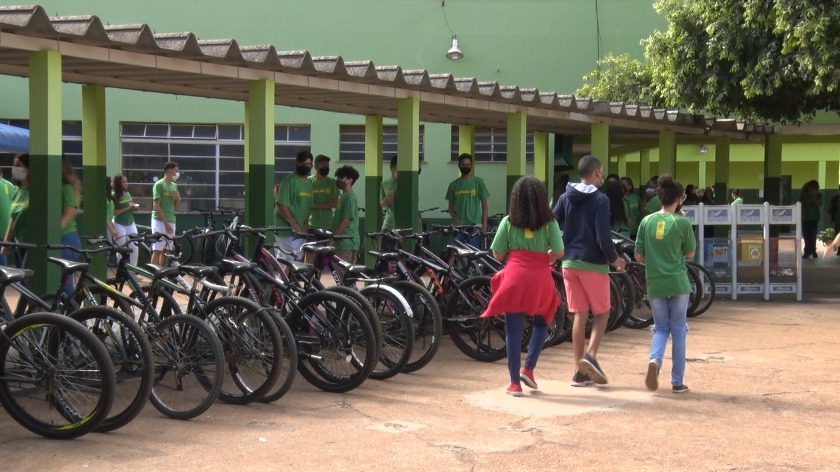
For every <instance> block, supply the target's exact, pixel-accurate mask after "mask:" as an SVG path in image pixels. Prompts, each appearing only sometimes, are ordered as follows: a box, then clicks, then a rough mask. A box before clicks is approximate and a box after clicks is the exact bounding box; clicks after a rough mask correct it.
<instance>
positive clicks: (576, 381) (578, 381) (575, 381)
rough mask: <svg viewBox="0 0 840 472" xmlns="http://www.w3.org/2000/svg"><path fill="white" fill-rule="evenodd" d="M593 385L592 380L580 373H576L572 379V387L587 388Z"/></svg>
mask: <svg viewBox="0 0 840 472" xmlns="http://www.w3.org/2000/svg"><path fill="white" fill-rule="evenodd" d="M592 383H593V382H592V379H590V378H589V376H588V375H586V374H584V373H583V372H580V371H577V372H575V375H574V376H573V377H572V387H586V386H587V385H592Z"/></svg>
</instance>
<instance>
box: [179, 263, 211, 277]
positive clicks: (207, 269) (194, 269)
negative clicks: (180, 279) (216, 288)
mask: <svg viewBox="0 0 840 472" xmlns="http://www.w3.org/2000/svg"><path fill="white" fill-rule="evenodd" d="M178 270H180V271H183V272H186V273H188V274H190V275H192V276H193V277H206V276H208V275H211V274H215V273H217V272H218V271H219V269H218V268H217V267H214V266H208V265H201V264H181V265H180V266H178Z"/></svg>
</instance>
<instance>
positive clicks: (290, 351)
mask: <svg viewBox="0 0 840 472" xmlns="http://www.w3.org/2000/svg"><path fill="white" fill-rule="evenodd" d="M267 312H268V313H269V315H270V316H271V318H272V319H273V320H274V322H275V323H276V324H277V329H278V330H279V331H280V338H281V339H282V340H283V350H282V351H281V353H282V354H281V355H280V357H279V359H278V358H277V356H275V358H274V363H275V364H279V365H278V369H279V370H280V377H279V378H278V379H277V382H275V384H274V387H273V388H272V389H271V390H270V391H269V392H268V393H267V394H265V395H263V397H262V398H260V399H259V401H260V402H262V403H272V402H275V401H277V400H279V399H280V398H282V397H283V395H285V394H286V393H288V391H289V389H290V388H292V384H293V383H294V381H295V377H296V374H297V365H298V354H297V344H296V343H295V334H294V333H293V332H292V329H291V328H289V325H288V324H287V323H286V321H284V320H283V315H282V314H281V313H280V310H277V309H275V308H269V309H268V310H267Z"/></svg>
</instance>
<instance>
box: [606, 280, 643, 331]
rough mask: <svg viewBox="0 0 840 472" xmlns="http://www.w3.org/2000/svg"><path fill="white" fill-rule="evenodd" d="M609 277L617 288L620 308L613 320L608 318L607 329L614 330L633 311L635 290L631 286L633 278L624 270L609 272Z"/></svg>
mask: <svg viewBox="0 0 840 472" xmlns="http://www.w3.org/2000/svg"><path fill="white" fill-rule="evenodd" d="M610 278H611V279H612V280H613V281H614V282H615V284H616V288H617V289H618V294H619V296H618V300H617V301H618V302H619V303H620V307H621V310H620V311H619V313H618V316H617V317H616V318H615V320H612V319H611V320H610V324H609V326H607V331H608V332H609V331H614V330H616V329H618V328H619V327H621V326H622V325H623V324H624V320H626V319H627V317H628V316H630V313H632V312H633V307H635V306H636V290H635V289H634V288H633V280H632V279H631V278H630V276H629V275H628V274H627V273H626V272H610Z"/></svg>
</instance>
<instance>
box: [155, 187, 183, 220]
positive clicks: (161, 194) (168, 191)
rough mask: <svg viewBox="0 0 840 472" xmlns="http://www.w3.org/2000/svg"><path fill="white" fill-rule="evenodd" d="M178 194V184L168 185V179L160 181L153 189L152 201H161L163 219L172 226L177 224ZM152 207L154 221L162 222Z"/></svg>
mask: <svg viewBox="0 0 840 472" xmlns="http://www.w3.org/2000/svg"><path fill="white" fill-rule="evenodd" d="M177 193H178V184H176V183H175V182H170V183H168V184H167V183H166V179H158V181H157V182H155V185H154V187H152V199H153V200H160V209H161V210H163V217H164V218H166V221H167V222H168V223H170V224H174V223H175V195H177ZM154 208H155V207H154V206H152V219H155V220H160V221H163V220H161V219H160V216H159V215H158V214H157V211H156V210H155V209H154Z"/></svg>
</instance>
